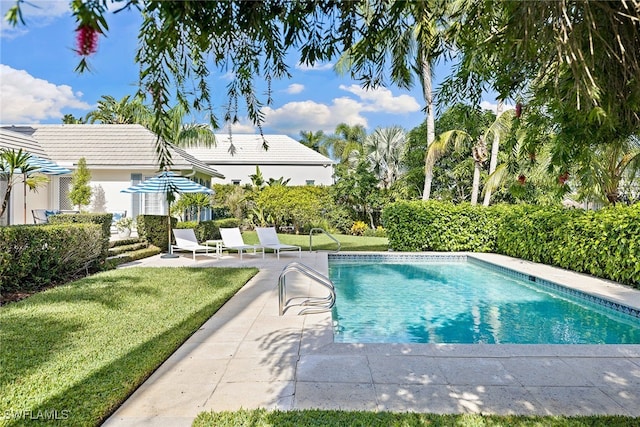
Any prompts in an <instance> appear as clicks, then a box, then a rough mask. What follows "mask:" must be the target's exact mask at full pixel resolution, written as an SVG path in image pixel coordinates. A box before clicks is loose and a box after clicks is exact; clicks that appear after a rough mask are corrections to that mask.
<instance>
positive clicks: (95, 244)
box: [0, 223, 103, 292]
mask: <svg viewBox="0 0 640 427" xmlns="http://www.w3.org/2000/svg"><path fill="white" fill-rule="evenodd" d="M101 234H102V233H101V229H100V226H98V225H96V224H88V223H82V224H80V223H77V224H64V225H63V224H60V225H39V226H33V225H18V226H10V227H0V292H32V291H37V290H40V289H42V288H44V287H46V286H48V285H50V284H59V283H64V282H66V281H68V280H71V279H72V278H75V277H76V276H77V275H78V273H80V272H85V273H86V272H88V270H89V269H91V268H92V267H93V266H95V265H97V264H101V262H100V261H99V260H101V259H102V257H103V244H102V239H101Z"/></svg>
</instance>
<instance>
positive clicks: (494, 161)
mask: <svg viewBox="0 0 640 427" xmlns="http://www.w3.org/2000/svg"><path fill="white" fill-rule="evenodd" d="M503 105H504V104H503V103H502V100H501V99H499V100H498V107H497V108H496V116H497V117H499V116H500V114H502V107H503ZM499 151H500V135H499V134H498V133H496V134H495V135H494V136H493V143H492V144H491V160H490V161H489V175H491V174H492V173H494V172H495V170H496V167H497V166H498V152H499ZM490 201H491V189H489V188H486V187H485V192H484V202H483V203H482V204H483V205H484V206H489V202H490Z"/></svg>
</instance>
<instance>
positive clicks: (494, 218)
mask: <svg viewBox="0 0 640 427" xmlns="http://www.w3.org/2000/svg"><path fill="white" fill-rule="evenodd" d="M382 221H383V225H384V227H385V229H386V230H387V235H388V237H389V246H390V247H391V248H393V249H395V250H400V251H421V250H427V251H471V252H496V253H501V254H505V255H509V256H513V257H516V258H521V259H526V260H529V261H534V262H540V263H544V264H549V265H555V266H558V267H562V268H566V269H570V270H573V271H577V272H581V273H587V274H591V275H594V276H598V277H602V278H605V279H610V280H614V281H617V282H620V283H624V284H627V285H631V286H634V287H637V288H640V205H637V204H636V205H634V206H630V207H629V206H618V207H612V208H606V209H601V210H599V211H583V210H576V209H564V208H561V207H539V206H529V205H497V206H491V207H489V208H486V207H483V206H471V205H469V204H460V205H454V204H452V203H447V202H438V201H427V202H422V201H411V202H406V201H403V202H396V203H393V204H390V205H388V206H387V207H385V209H384V210H383V213H382Z"/></svg>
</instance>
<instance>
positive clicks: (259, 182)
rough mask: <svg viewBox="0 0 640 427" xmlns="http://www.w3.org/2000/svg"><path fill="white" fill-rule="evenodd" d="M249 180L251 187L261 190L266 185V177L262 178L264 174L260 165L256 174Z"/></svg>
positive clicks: (250, 176)
mask: <svg viewBox="0 0 640 427" xmlns="http://www.w3.org/2000/svg"><path fill="white" fill-rule="evenodd" d="M249 179H251V185H253V186H254V187H255V188H258V189H260V188H262V187H264V185H265V182H264V176H262V172H261V171H260V167H259V166H258V165H256V173H254V174H251V175H249Z"/></svg>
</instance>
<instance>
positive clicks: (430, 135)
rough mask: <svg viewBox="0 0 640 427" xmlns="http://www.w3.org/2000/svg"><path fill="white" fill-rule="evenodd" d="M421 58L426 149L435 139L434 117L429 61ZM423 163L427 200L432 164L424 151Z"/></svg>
mask: <svg viewBox="0 0 640 427" xmlns="http://www.w3.org/2000/svg"><path fill="white" fill-rule="evenodd" d="M421 56H422V59H421V61H420V62H421V63H422V88H423V91H424V100H425V102H426V104H427V151H428V150H429V147H430V146H431V144H432V143H433V141H434V140H435V139H436V126H435V117H434V114H433V87H432V81H431V63H430V62H429V60H428V59H427V58H426V57H425V55H424V54H421ZM424 157H425V165H424V189H423V190H422V200H429V197H430V196H431V182H432V181H433V165H430V164H429V163H428V162H427V154H426V151H425V156H424Z"/></svg>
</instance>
